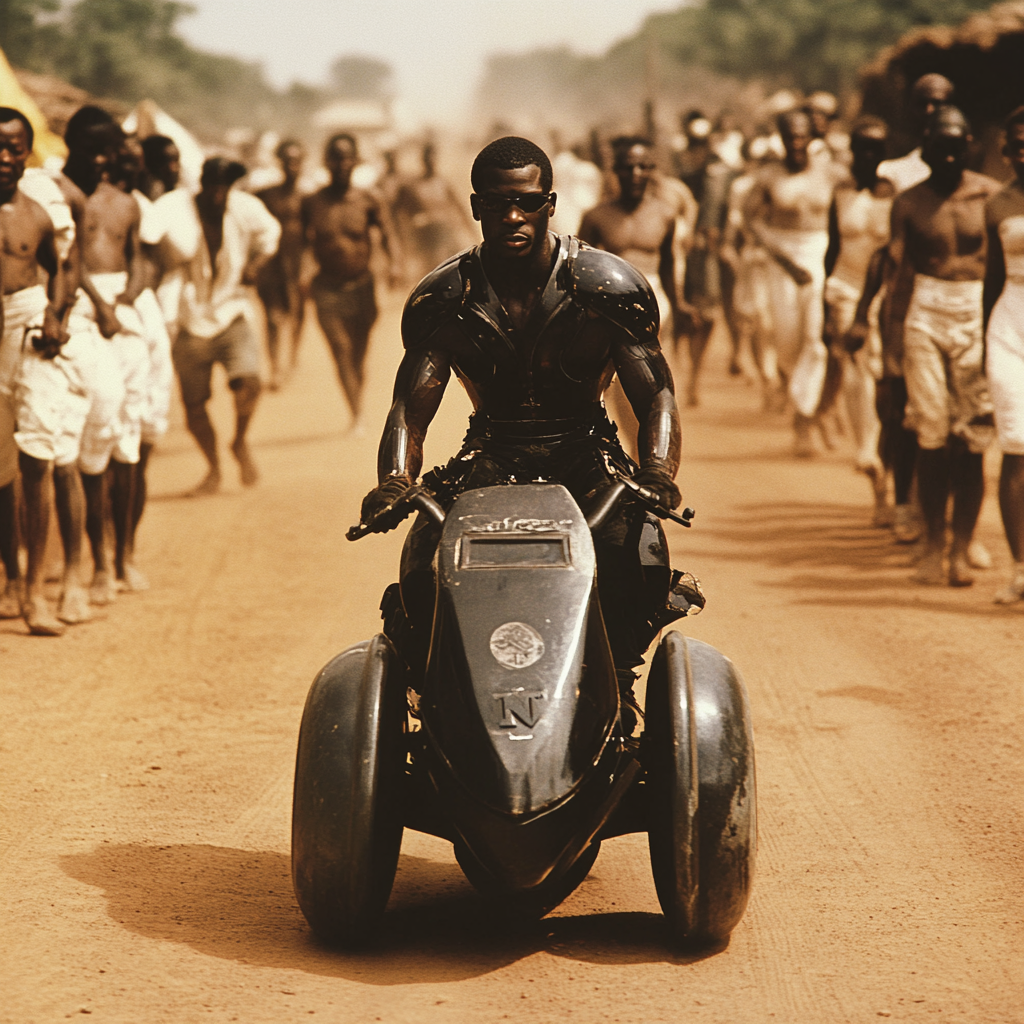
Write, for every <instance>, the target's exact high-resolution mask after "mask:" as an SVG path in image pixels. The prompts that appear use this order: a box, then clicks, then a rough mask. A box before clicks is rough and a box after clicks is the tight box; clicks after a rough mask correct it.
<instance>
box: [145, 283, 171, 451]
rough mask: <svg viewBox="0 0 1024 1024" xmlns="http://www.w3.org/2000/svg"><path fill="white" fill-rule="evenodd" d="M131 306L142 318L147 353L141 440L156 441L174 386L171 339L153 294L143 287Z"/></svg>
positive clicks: (164, 426)
mask: <svg viewBox="0 0 1024 1024" xmlns="http://www.w3.org/2000/svg"><path fill="white" fill-rule="evenodd" d="M135 309H136V311H137V312H138V314H139V318H140V319H141V321H142V330H143V337H144V338H145V341H146V349H147V352H148V357H149V374H148V377H147V380H146V402H145V406H144V408H143V411H142V440H143V441H145V442H146V443H147V444H153V443H154V442H156V441H159V440H160V438H161V437H163V436H164V434H166V433H167V420H168V416H169V414H170V408H171V391H172V389H173V387H174V364H173V363H172V362H171V339H170V336H169V335H168V333H167V326H166V324H165V323H164V317H163V313H162V312H161V310H160V304H159V303H158V302H157V298H156V295H154V294H153V291H152V289H150V288H147V289H146V290H145V291H144V292H143V293H142V294H141V295H140V296H139V297H138V298H137V299H136V300H135Z"/></svg>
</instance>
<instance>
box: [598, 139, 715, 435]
mask: <svg viewBox="0 0 1024 1024" xmlns="http://www.w3.org/2000/svg"><path fill="white" fill-rule="evenodd" d="M612 146H613V151H614V153H615V162H614V164H613V169H614V171H615V176H616V178H617V179H618V184H619V195H618V197H617V198H616V199H612V200H608V201H607V202H604V203H601V204H599V205H598V206H595V207H594V208H593V209H592V210H589V211H588V212H587V213H585V214H584V215H583V222H582V224H580V233H579V237H580V239H581V240H582V241H584V242H587V243H589V244H590V245H593V246H594V247H595V248H598V249H604V250H606V251H607V252H610V253H612V254H613V255H615V256H619V257H621V258H622V259H624V260H627V261H628V262H629V263H631V264H632V265H633V266H634V267H636V269H637V270H639V271H640V273H641V274H643V275H644V277H646V278H647V281H648V283H649V284H650V286H651V289H652V290H653V292H654V295H655V297H656V298H657V300H658V309H659V311H660V313H661V337H662V338H663V339H664V338H667V337H672V338H673V339H674V338H677V337H678V336H679V334H681V333H682V332H683V331H684V330H685V329H686V328H687V327H689V326H690V325H691V324H693V323H695V322H696V321H698V320H699V319H700V318H699V315H698V314H697V312H696V310H695V309H693V307H691V306H689V305H688V304H687V303H686V302H685V301H684V300H683V297H682V277H683V273H684V270H685V262H686V257H685V250H684V248H683V246H684V244H685V242H686V241H688V240H689V237H690V234H691V232H692V229H693V224H694V222H695V220H696V216H697V203H696V200H693V196H692V193H690V191H689V189H687V188H686V186H685V185H684V184H683V183H682V182H681V181H674V182H672V183H671V191H669V190H668V189H667V188H665V187H662V180H660V179H656V178H655V171H656V167H655V163H654V153H653V150H652V148H651V144H650V142H649V141H648V140H647V139H643V138H639V137H636V136H629V137H624V138H620V139H615V140H613V142H612ZM666 184H667V183H666ZM683 190H685V193H686V195H687V196H689V199H690V200H692V202H691V203H689V204H687V205H686V206H685V207H684V205H683V203H682V202H681V200H680V195H681V194H682V191H683ZM694 370H695V372H699V362H698V363H697V364H696V365H695V366H694ZM695 372H694V373H691V377H690V391H689V394H690V395H691V396H694V397H695V395H696V390H695V388H696V376H695ZM618 390H619V389H615V391H612V392H609V400H610V402H611V404H612V405H613V407H614V418H615V420H616V422H617V423H618V424H619V426H620V427H621V428H622V429H623V431H625V433H626V435H627V436H628V437H630V438H632V436H633V433H634V431H635V429H636V428H635V424H634V422H633V420H632V417H631V416H630V415H629V405H628V403H626V402H625V401H624V400H623V398H621V397H620V396H618V394H617V392H618ZM690 404H694V403H692V402H691V403H690Z"/></svg>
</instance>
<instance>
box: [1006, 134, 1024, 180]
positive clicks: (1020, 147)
mask: <svg viewBox="0 0 1024 1024" xmlns="http://www.w3.org/2000/svg"><path fill="white" fill-rule="evenodd" d="M1003 153H1004V154H1005V155H1006V157H1007V159H1008V160H1009V161H1010V166H1011V167H1012V168H1013V172H1014V174H1016V175H1017V180H1018V181H1019V182H1021V183H1022V184H1024V124H1015V125H1011V127H1010V130H1009V131H1008V132H1007V133H1006V145H1005V146H1004V147H1003Z"/></svg>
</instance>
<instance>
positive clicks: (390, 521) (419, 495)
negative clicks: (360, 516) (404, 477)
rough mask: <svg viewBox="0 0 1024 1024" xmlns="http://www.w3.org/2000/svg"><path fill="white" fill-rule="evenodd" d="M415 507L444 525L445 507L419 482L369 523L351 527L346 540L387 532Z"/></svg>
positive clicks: (438, 523)
mask: <svg viewBox="0 0 1024 1024" xmlns="http://www.w3.org/2000/svg"><path fill="white" fill-rule="evenodd" d="M413 509H419V510H420V511H421V512H423V513H425V514H426V515H428V516H429V517H430V518H431V519H433V520H434V522H435V523H437V525H438V526H443V525H444V509H443V508H441V506H440V505H439V504H438V503H437V502H436V501H435V500H434V497H433V495H432V494H430V492H429V491H427V490H425V489H424V488H423V487H422V486H421V485H419V484H413V485H412V486H411V487H410V488H409V489H408V490H407V491H405V492H404V493H403V494H400V495H399V496H398V497H397V498H395V500H394V501H393V502H391V504H390V505H385V506H384V508H382V509H381V510H380V511H379V512H378V513H377V514H376V515H375V516H374V517H373V518H372V519H371V520H370V521H369V522H368V523H359V524H358V525H357V526H353V527H350V528H349V531H348V533H346V534H345V538H346V540H359V539H360V538H361V537H365V536H366V535H367V534H369V533H386V532H387V531H388V530H393V529H394V528H395V527H396V526H398V524H399V523H400V522H401V521H402V520H403V519H405V517H406V516H408V515H409V514H410V513H411V512H412V511H413Z"/></svg>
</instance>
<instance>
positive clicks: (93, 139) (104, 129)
mask: <svg viewBox="0 0 1024 1024" xmlns="http://www.w3.org/2000/svg"><path fill="white" fill-rule="evenodd" d="M127 137H128V136H126V135H125V133H124V132H123V131H122V130H121V127H120V125H117V124H114V122H113V121H106V122H100V123H98V124H92V125H89V127H88V128H87V129H86V130H85V131H84V132H82V137H81V140H80V144H81V146H82V148H83V149H86V150H88V151H89V152H91V153H112V152H116V151H118V150H119V149H120V148H121V147H122V146H123V145H124V141H125V139H126V138H127Z"/></svg>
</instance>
